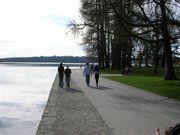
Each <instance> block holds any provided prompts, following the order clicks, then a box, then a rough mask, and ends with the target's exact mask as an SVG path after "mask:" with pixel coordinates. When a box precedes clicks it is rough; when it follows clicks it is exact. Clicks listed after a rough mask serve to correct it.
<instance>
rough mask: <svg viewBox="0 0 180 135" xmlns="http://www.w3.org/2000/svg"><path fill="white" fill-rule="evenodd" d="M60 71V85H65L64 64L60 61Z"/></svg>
mask: <svg viewBox="0 0 180 135" xmlns="http://www.w3.org/2000/svg"><path fill="white" fill-rule="evenodd" d="M58 72H59V86H60V87H63V77H64V66H63V64H62V63H60V65H59V67H58Z"/></svg>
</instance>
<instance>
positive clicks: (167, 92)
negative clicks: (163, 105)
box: [101, 67, 180, 101]
mask: <svg viewBox="0 0 180 135" xmlns="http://www.w3.org/2000/svg"><path fill="white" fill-rule="evenodd" d="M153 70H154V68H152V67H148V68H145V67H144V68H141V69H138V68H133V69H132V71H131V73H130V75H128V76H108V77H106V78H109V79H111V80H115V81H118V82H121V83H125V84H127V85H131V86H135V87H137V88H140V89H142V90H147V91H150V92H153V93H156V94H159V95H162V96H165V97H169V98H173V99H176V100H179V101H180V80H171V81H167V80H164V79H163V76H164V69H163V68H158V74H157V75H154V74H153ZM101 73H102V74H103V73H106V74H107V73H109V74H117V73H121V71H118V70H102V71H101ZM175 73H176V76H177V77H178V79H180V67H176V68H175Z"/></svg>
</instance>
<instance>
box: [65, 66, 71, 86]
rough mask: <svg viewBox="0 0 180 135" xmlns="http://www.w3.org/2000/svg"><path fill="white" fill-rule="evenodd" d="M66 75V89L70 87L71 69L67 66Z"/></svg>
mask: <svg viewBox="0 0 180 135" xmlns="http://www.w3.org/2000/svg"><path fill="white" fill-rule="evenodd" d="M64 73H65V76H66V87H70V79H71V69H70V68H69V66H67V68H66V69H65V71H64Z"/></svg>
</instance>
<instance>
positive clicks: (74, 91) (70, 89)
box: [64, 88, 82, 93]
mask: <svg viewBox="0 0 180 135" xmlns="http://www.w3.org/2000/svg"><path fill="white" fill-rule="evenodd" d="M64 89H65V90H66V91H68V92H72V93H76V92H80V93H81V92H82V91H81V90H77V89H74V88H64Z"/></svg>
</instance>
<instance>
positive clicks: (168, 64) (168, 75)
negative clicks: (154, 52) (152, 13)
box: [160, 0, 177, 80]
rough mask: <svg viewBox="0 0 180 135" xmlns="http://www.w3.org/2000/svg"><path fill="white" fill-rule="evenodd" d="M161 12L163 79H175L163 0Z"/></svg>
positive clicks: (163, 1)
mask: <svg viewBox="0 0 180 135" xmlns="http://www.w3.org/2000/svg"><path fill="white" fill-rule="evenodd" d="M160 7H161V14H162V22H161V23H162V34H163V35H162V36H163V41H164V53H165V76H164V79H165V80H173V79H177V78H176V76H175V72H174V67H173V61H172V51H171V43H170V35H169V32H168V25H167V20H166V17H167V15H166V9H165V0H161V1H160Z"/></svg>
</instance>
